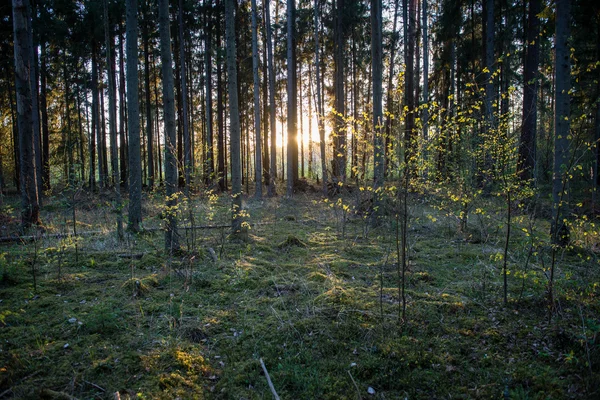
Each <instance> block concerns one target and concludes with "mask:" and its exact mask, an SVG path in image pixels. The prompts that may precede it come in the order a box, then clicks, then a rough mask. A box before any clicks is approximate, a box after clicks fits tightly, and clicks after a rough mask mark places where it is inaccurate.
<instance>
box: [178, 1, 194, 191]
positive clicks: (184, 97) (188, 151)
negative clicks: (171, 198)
mask: <svg viewBox="0 0 600 400" xmlns="http://www.w3.org/2000/svg"><path fill="white" fill-rule="evenodd" d="M177 19H178V22H179V23H178V25H179V68H180V76H181V79H180V83H181V118H182V119H183V121H182V125H181V126H182V128H183V170H184V176H185V192H186V194H188V195H189V193H190V184H191V182H192V142H191V138H190V122H189V118H188V88H187V77H186V73H185V39H184V37H183V29H184V26H183V0H179V13H178V14H177Z"/></svg>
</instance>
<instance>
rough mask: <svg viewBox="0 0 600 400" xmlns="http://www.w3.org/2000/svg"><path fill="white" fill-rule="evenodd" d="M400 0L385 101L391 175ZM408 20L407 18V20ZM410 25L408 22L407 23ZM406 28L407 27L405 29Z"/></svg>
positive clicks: (387, 164)
mask: <svg viewBox="0 0 600 400" xmlns="http://www.w3.org/2000/svg"><path fill="white" fill-rule="evenodd" d="M399 4H400V2H399V0H394V23H393V27H392V43H391V50H390V68H389V74H388V81H387V100H386V103H385V107H386V109H387V116H386V118H385V134H384V145H383V157H384V164H383V175H384V177H385V176H386V175H389V174H390V173H391V170H392V169H393V168H392V159H393V148H394V140H393V138H392V124H393V123H394V120H393V119H392V115H394V114H395V113H396V107H395V102H394V78H395V74H396V72H395V71H396V70H395V66H396V46H397V42H398V32H397V30H396V27H397V26H398V7H399ZM405 21H406V20H405ZM405 25H406V26H408V24H405ZM405 30H406V29H405Z"/></svg>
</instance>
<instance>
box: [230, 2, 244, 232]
mask: <svg viewBox="0 0 600 400" xmlns="http://www.w3.org/2000/svg"><path fill="white" fill-rule="evenodd" d="M234 3H235V0H225V41H226V46H227V50H226V51H227V95H228V98H229V137H230V138H231V144H230V149H231V150H230V151H231V196H232V199H233V202H232V207H231V211H232V218H231V230H232V232H233V233H234V235H239V234H243V233H244V232H243V231H245V228H244V226H243V224H242V222H243V210H242V165H241V135H240V114H239V103H238V82H237V60H236V54H237V52H236V43H235V16H234V7H235V4H234Z"/></svg>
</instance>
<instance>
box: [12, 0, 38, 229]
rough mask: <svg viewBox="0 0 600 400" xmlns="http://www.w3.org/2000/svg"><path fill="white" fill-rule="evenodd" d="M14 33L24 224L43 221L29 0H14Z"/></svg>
mask: <svg viewBox="0 0 600 400" xmlns="http://www.w3.org/2000/svg"><path fill="white" fill-rule="evenodd" d="M12 7H13V34H14V55H15V81H16V92H17V124H18V130H19V153H20V154H19V156H20V157H19V158H20V168H21V171H20V178H21V179H20V180H21V182H20V185H21V225H22V227H23V228H27V227H29V226H31V224H39V222H40V221H39V215H40V209H39V201H38V191H37V182H36V175H35V160H34V157H35V155H34V153H33V138H34V134H33V120H32V98H31V77H30V75H29V73H30V68H32V67H33V66H32V57H31V54H32V50H31V46H32V43H31V35H30V32H29V31H28V28H29V27H30V25H29V20H30V18H31V16H30V13H31V10H30V9H29V6H28V3H27V0H13V2H12Z"/></svg>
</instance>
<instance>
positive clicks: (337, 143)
mask: <svg viewBox="0 0 600 400" xmlns="http://www.w3.org/2000/svg"><path fill="white" fill-rule="evenodd" d="M334 4H335V12H334V25H333V46H334V48H333V61H334V68H335V72H334V78H333V85H334V93H335V103H334V119H335V124H334V132H333V165H332V174H333V177H334V179H336V180H337V181H341V182H344V181H345V180H346V91H345V81H344V75H345V74H344V68H345V56H344V51H345V48H346V34H345V29H346V26H345V24H344V22H345V21H344V12H345V9H346V3H345V0H335V1H334Z"/></svg>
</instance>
